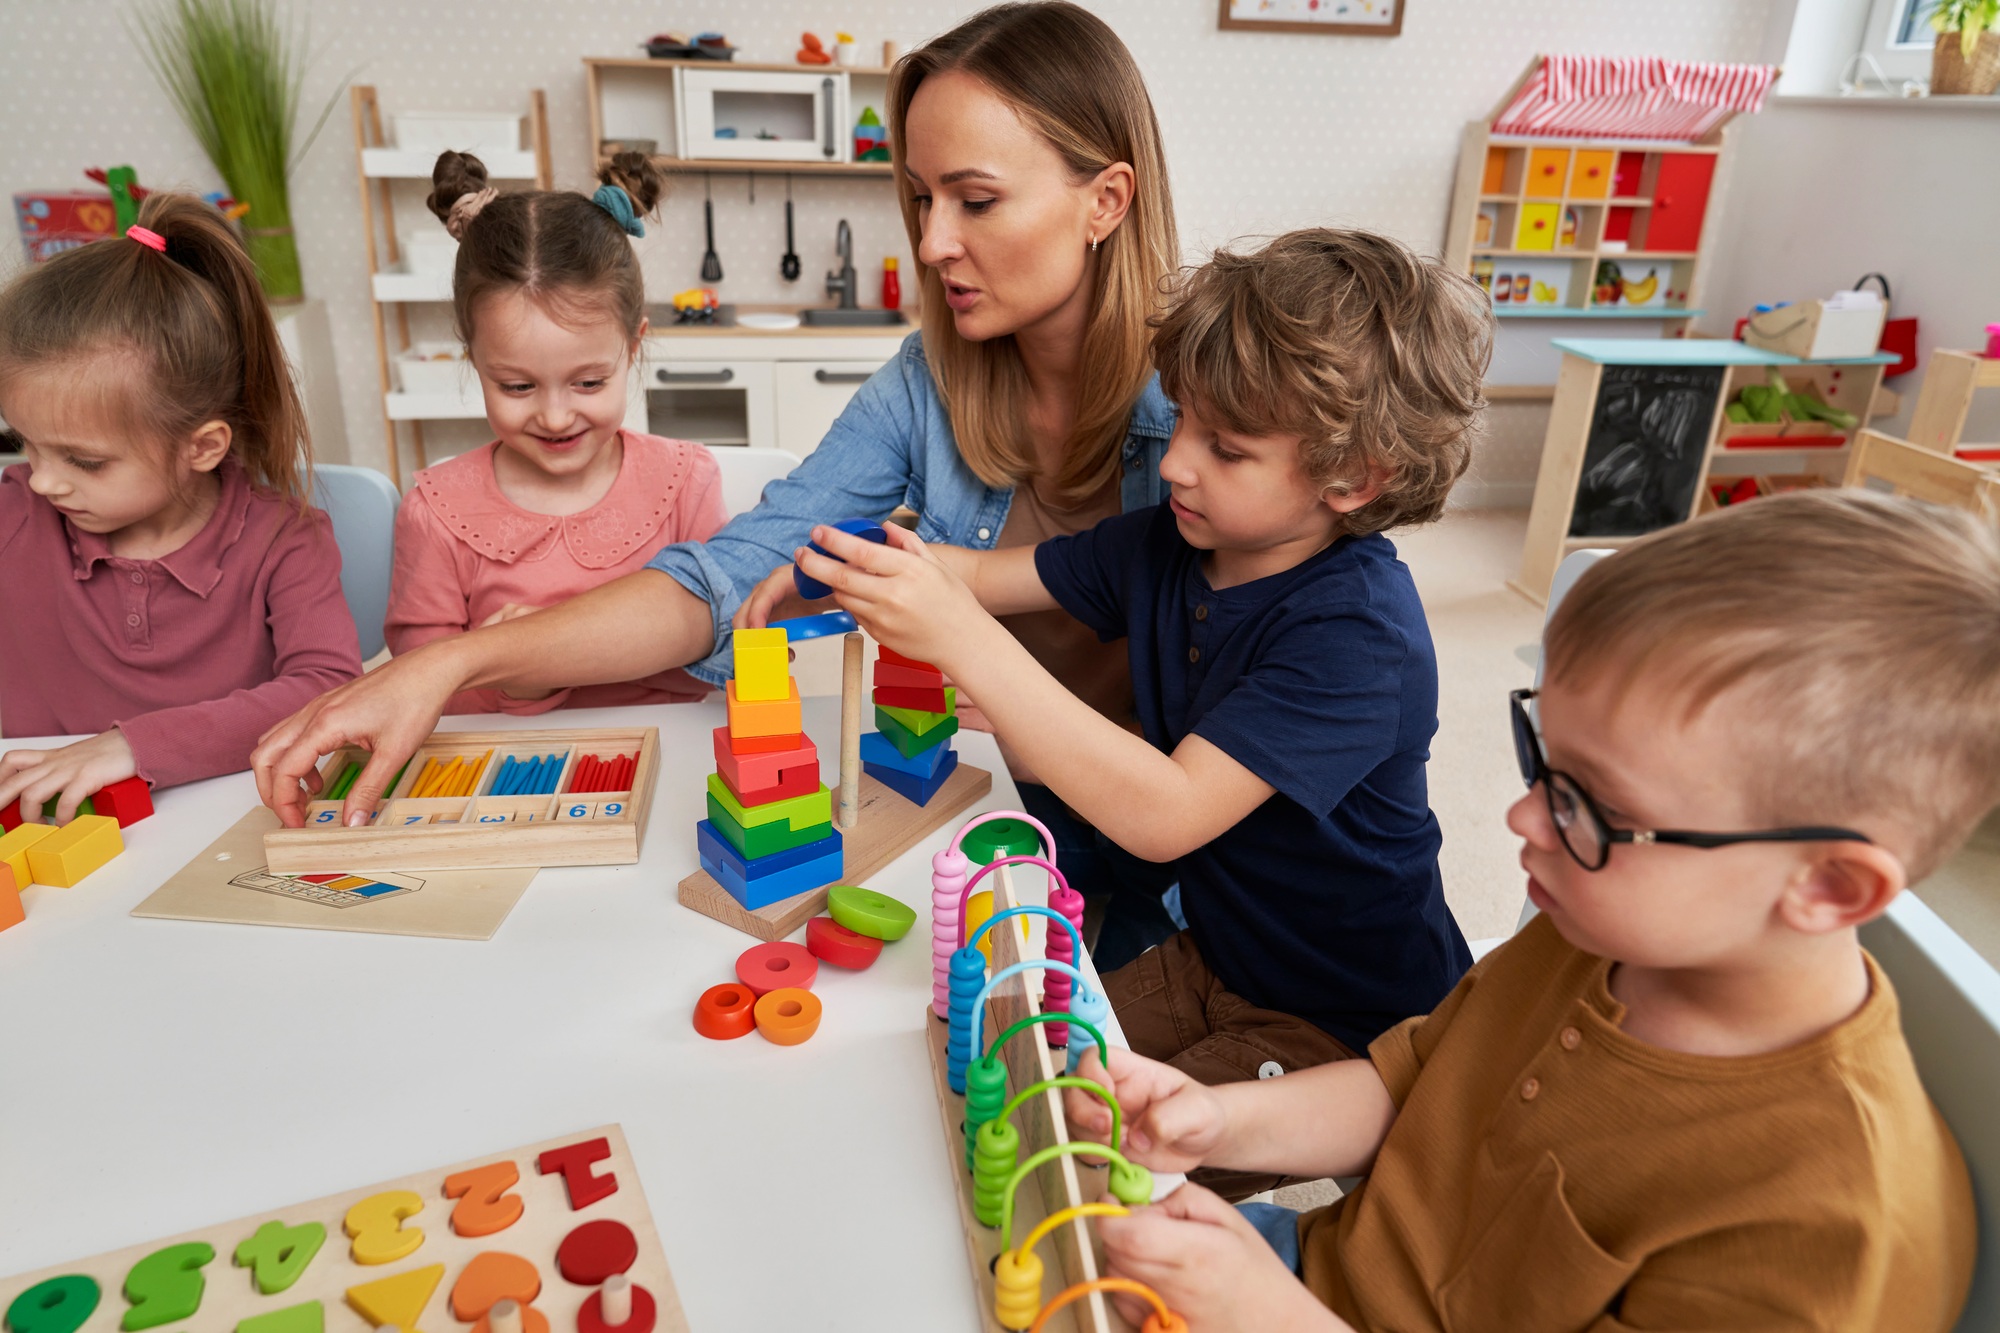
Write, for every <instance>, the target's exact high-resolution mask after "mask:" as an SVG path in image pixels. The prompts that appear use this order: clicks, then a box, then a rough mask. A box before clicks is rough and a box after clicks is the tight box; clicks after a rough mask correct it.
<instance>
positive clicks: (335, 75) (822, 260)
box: [0, 0, 1771, 495]
mask: <svg viewBox="0 0 2000 1333" xmlns="http://www.w3.org/2000/svg"><path fill="white" fill-rule="evenodd" d="M145 3H158V0H0V191H4V192H5V193H8V194H12V193H14V192H15V191H19V190H25V189H38V188H54V189H68V188H89V187H88V183H87V182H85V181H84V180H83V178H82V175H81V173H82V171H83V169H84V168H85V167H88V166H95V165H106V166H108V165H114V164H118V163H123V162H129V163H131V164H133V165H134V166H136V167H137V168H138V172H139V179H140V180H141V182H142V183H145V184H148V185H153V186H169V185H185V186H189V187H192V188H194V189H197V190H201V191H207V190H212V189H217V188H219V187H220V184H221V183H220V180H219V179H218V178H217V177H216V175H215V173H214V171H213V169H212V168H211V167H210V166H209V164H208V162H207V161H206V160H205V159H204V158H203V156H202V154H201V152H200V150H199V148H198V147H197V146H196V144H195V142H194V140H193V138H192V137H191V136H190V135H189V133H188V132H187V130H186V129H185V128H183V127H182V125H181V123H180V121H179V120H178V119H177V118H176V117H175V115H174V113H173V111H172V109H171V108H170V106H169V105H168V103H167V100H166V98H165V97H164V95H163V94H162V93H161V92H160V90H159V88H158V86H157V85H156V84H155V82H154V80H153V77H152V75H151V73H150V72H149V71H148V70H147V68H146V66H145V64H144V62H143V60H142V59H141V58H140V56H139V53H138V49H137V48H136V47H135V45H134V44H133V42H132V41H131V39H130V38H129V36H128V35H127V31H126V26H125V18H124V15H126V14H127V13H128V12H129V11H130V9H131V7H132V6H133V5H134V4H145ZM1770 3H1771V0H1408V11H1407V15H1406V18H1405V21H1404V24H1403V32H1402V35H1401V36H1400V37H1396V38H1392V39H1382V38H1369V37H1350V36H1322V35H1309V36H1297V35H1285V34H1274V33H1246V32H1235V31H1231V32H1223V31H1219V30H1218V28H1217V24H1216V17H1217V6H1216V4H1215V2H1214V0H1092V3H1091V4H1090V6H1089V7H1090V8H1091V9H1093V10H1095V11H1096V12H1097V13H1099V14H1101V15H1102V16H1103V17H1104V18H1105V19H1106V21H1107V22H1109V23H1110V24H1111V25H1112V27H1114V28H1115V29H1116V30H1117V31H1118V33H1119V34H1120V35H1121V36H1122V37H1123V38H1124V39H1125V41H1126V42H1127V43H1128V44H1129V45H1130V46H1131V48H1132V50H1133V53H1134V55H1135V56H1136V57H1137V59H1138V61H1139V65H1140V68H1141V69H1142V70H1143V71H1144V73H1145V76H1146V79H1147V82H1148V84H1149V85H1150V87H1151V89H1152V94H1153V98H1154V101H1155V104H1156V106H1157V108H1158V112H1159V117H1160V122H1161V126H1162V130H1163V132H1164V134H1165V137H1166V142H1167V149H1168V154H1169V159H1170V162H1171V165H1172V172H1173V190H1174V198H1175V202H1176V206H1177V209H1178V212H1179V217H1180V224H1181V235H1182V239H1183V241H1184V243H1185V245H1186V247H1187V252H1188V258H1190V259H1195V258H1198V257H1199V255H1200V254H1201V253H1202V252H1204V251H1205V250H1207V249H1208V248H1209V247H1212V246H1214V245H1217V244H1219V243H1223V242H1227V241H1229V240H1232V239H1234V238H1238V237H1244V236H1255V235H1264V234H1270V233H1274V232H1278V231H1282V230H1285V229H1287V228H1291V227H1297V226H1302V225H1311V224H1320V223H1340V224H1348V225H1356V226H1366V227H1372V228H1376V229H1379V230H1382V231H1386V232H1389V233H1391V234H1393V235H1395V236H1398V237H1401V238H1402V239H1404V240H1406V241H1409V242H1411V243H1412V244H1415V245H1418V246H1420V247H1423V248H1425V249H1430V250H1435V249H1437V248H1438V247H1439V246H1440V245H1441V242H1442V237H1443V231H1444V219H1445V211H1446V206H1447V201H1448V197H1449V192H1450V186H1451V175H1452V170H1453V166H1454V163H1455V161H1456V154H1457V146H1458V137H1459V132H1460V129H1461V127H1462V126H1463V124H1464V122H1465V121H1467V120H1468V119H1471V118H1473V117H1475V116H1479V115H1482V114H1484V113H1485V112H1487V111H1488V110H1490V108H1491V106H1492V104H1493V103H1494V102H1495V101H1496V100H1497V99H1498V98H1499V96H1500V95H1501V93H1502V92H1503V91H1504V90H1505V89H1506V88H1507V87H1508V86H1509V84H1511V82H1512V81H1513V79H1514V78H1515V76H1516V75H1517V74H1518V73H1519V72H1520V70H1521V68H1522V66H1523V65H1524V64H1525V63H1526V62H1527V60H1528V59H1529V57H1530V56H1532V55H1533V54H1535V53H1536V52H1541V51H1555V52H1565V51H1575V52H1602V53H1609V54H1657V55H1663V56H1668V57H1673V58H1678V59H1688V60H1749V59H1754V58H1756V56H1757V54H1758V43H1759V40H1760V37H1761V35H1762V33H1763V30H1764V26H1765V23H1766V21H1767V18H1768V15H1769V10H1770ZM975 8H977V6H976V5H974V4H968V3H963V2H962V0H839V3H828V2H827V0H758V3H748V2H747V0H711V2H710V3H708V4H706V5H688V4H685V3H680V2H678V0H676V3H668V4H660V3H645V4H641V3H636V2H635V0H591V3H588V4H573V5H557V4H549V3H546V0H477V2H476V3H475V2H474V0H396V3H393V4H392V3H388V2H387V0H290V12H291V13H292V15H293V16H294V18H295V19H296V20H297V21H298V22H299V23H300V24H301V26H302V28H303V30H304V31H305V32H306V33H307V36H308V39H309V42H310V46H311V50H312V64H311V67H310V73H309V75H308V78H307V80H306V91H305V96H304V99H303V100H304V103H305V106H306V108H307V110H308V111H310V112H316V111H317V109H318V108H319V107H320V106H322V105H323V104H325V102H326V101H327V99H328V97H329V95H331V94H335V93H337V92H338V90H339V88H340V87H341V85H342V83H343V82H344V81H345V80H347V79H349V78H350V77H352V78H353V79H355V80H357V81H361V82H366V83H371V84H373V85H375V86H376V87H377V89H378V90H379V91H380V96H381V99H382V104H383V107H384V110H385V111H389V112H393V111H395V110H399V109H401V110H481V111H490V110H502V109H517V108H518V109H523V110H524V109H525V108H526V105H527V97H528V90H529V89H531V88H536V87H540V88H544V89H546V90H547V92H548V98H549V119H550V134H551V140H552V143H553V146H554V152H555V169H556V178H557V183H558V184H559V185H567V186H578V185H583V184H585V183H586V181H587V173H588V169H589V160H590V158H589V147H590V146H589V144H588V143H587V142H586V139H587V137H588V133H589V131H588V128H587V124H588V122H587V120H586V109H585V106H584V81H583V66H582V63H581V58H582V57H583V56H586V55H626V54H637V53H638V50H637V44H638V43H639V42H641V41H642V40H643V39H644V38H645V37H647V36H648V35H649V34H651V33H653V32H656V31H659V30H662V29H680V30H690V29H707V28H719V29H721V30H723V31H724V32H726V33H727V34H728V35H729V37H730V38H731V40H732V41H733V42H734V43H735V44H736V45H737V46H738V47H739V48H740V50H741V53H742V54H741V57H740V58H742V59H760V60H771V59H788V58H789V57H790V55H791V53H792V52H793V51H794V50H796V49H797V47H798V38H799V33H800V31H801V30H802V29H806V28H811V29H813V30H815V31H817V32H819V33H820V34H821V35H822V36H824V37H826V38H827V39H828V40H829V41H830V40H831V37H832V33H833V31H834V29H835V28H836V27H837V28H839V29H842V30H844V31H847V32H851V33H853V34H854V35H855V36H856V38H857V39H858V41H859V43H860V48H861V51H862V52H863V53H864V57H869V54H870V53H877V52H879V51H880V49H881V43H882V41H883V39H885V38H892V39H895V40H897V41H899V42H902V43H904V44H906V45H913V44H915V43H918V42H921V41H922V40H923V39H924V38H926V37H927V36H930V35H933V34H935V33H938V32H941V31H943V30H944V29H946V28H948V27H950V26H951V25H952V24H953V23H954V22H956V21H957V20H958V19H960V18H962V17H964V16H965V15H966V14H968V13H970V12H972V11H973V10H974V9H975ZM713 187H714V192H715V195H714V198H715V212H716V231H717V250H718V252H719V253H720V255H721V258H722V262H723V266H724V271H725V279H724V281H723V282H722V283H721V284H720V287H721V290H722V292H723V296H724V299H725V300H737V301H784V300H789V299H800V300H801V301H802V303H803V302H805V301H811V300H815V299H818V297H819V295H820V288H819V286H818V284H819V282H820V281H821V279H822V276H823V275H824V273H825V271H826V270H827V269H828V268H829V267H832V266H833V264H834V262H835V261H834V250H833V237H834V224H835V222H836V221H837V220H838V219H840V218H842V217H845V218H847V219H848V220H849V222H850V223H851V224H852V226H853V228H854V233H855V255H856V266H857V268H859V269H860V270H861V272H862V274H863V275H864V279H863V295H864V299H866V300H869V301H872V300H873V299H874V298H875V296H876V289H875V275H876V274H878V273H879V272H880V269H881V260H882V258H883V256H885V255H891V254H894V255H899V256H901V257H902V259H903V263H904V265H905V268H906V270H907V268H908V266H909V264H910V259H909V256H908V245H907V242H906V240H905V239H904V236H903V233H902V226H901V222H900V219H899V218H898V216H897V214H896V210H895V207H894V202H893V196H892V194H891V191H890V188H889V186H888V184H887V182H886V181H843V182H821V181H810V180H807V179H805V178H799V179H797V181H796V182H795V185H794V201H795V210H796V213H797V229H798V253H799V256H800V258H801V260H802V261H803V263H804V269H805V275H804V277H802V278H801V279H800V281H799V282H798V283H796V284H789V285H788V284H786V283H785V282H784V281H783V280H782V279H781V278H780V277H779V273H778V257H779V255H780V254H781V253H782V252H783V249H784V212H783V198H784V190H783V180H782V178H775V177H766V178H762V179H760V180H759V181H758V182H757V186H756V202H755V203H754V204H753V203H752V202H751V200H750V198H749V191H748V188H747V186H746V182H745V180H744V178H743V177H741V176H717V177H715V178H714V180H713ZM398 189H399V191H400V194H399V199H400V200H401V206H400V208H399V217H400V218H401V219H403V221H404V222H405V223H406V224H407V225H412V226H414V225H424V226H435V225H436V224H435V223H434V222H432V221H431V220H430V219H429V217H428V215H427V214H424V213H422V211H421V195H422V190H421V188H420V187H419V186H417V185H415V184H410V185H407V186H399V187H398ZM293 191H294V203H293V207H294V214H295V225H296V227H297V230H298V236H299V250H300V255H301V260H302V264H303V267H304V270H305V279H306V285H307V289H308V292H309V293H310V294H311V295H314V296H317V297H321V298H324V299H325V301H326V302H327V304H328V307H329V310H330V313H331V318H332V324H333V332H334V341H335V346H336V355H337V361H338V371H339V376H340V382H341V391H342V396H343V402H344V406H345V410H346V415H347V423H348V432H349V437H350V438H349V440H348V441H345V442H340V441H326V442H324V444H323V451H324V454H325V455H326V456H327V457H330V458H335V459H338V458H341V457H347V458H350V459H351V460H352V461H354V462H358V463H368V464H374V465H376V466H381V465H382V464H383V462H384V452H383V443H382V431H381V408H380V400H379V397H378V382H377V378H376V369H375V346H374V335H373V332H372V326H371V319H372V315H371V308H370V305H369V302H368V299H367V293H368V275H367V273H366V262H365V259H364V252H363V248H362V246H363V242H362V233H361V220H360V202H359V195H358V190H357V187H356V181H355V161H354V148H353V136H352V132H351V130H350V128H349V120H348V109H347V99H346V97H345V96H344V95H341V96H339V97H338V98H337V100H336V102H335V105H334V110H333V115H332V117H331V118H330V119H329V120H328V121H327V123H326V126H325V128H324V130H323V131H322V132H321V133H320V135H319V137H318V139H317V140H316V141H315V142H314V143H313V144H312V145H311V147H310V148H308V149H307V150H306V151H305V153H304V154H303V156H302V158H301V160H300V162H299V164H298V167H297V170H296V173H295V176H294V185H293ZM701 197H702V191H701V186H700V181H699V178H683V179H682V180H681V181H680V183H679V186H678V188H677V191H676V193H675V195H674V197H673V198H672V199H670V200H669V202H668V203H667V204H666V206H665V217H664V225H662V226H651V225H649V227H648V235H647V237H646V239H645V240H643V241H640V242H638V245H639V248H640V252H641V254H642V256H643V261H644V266H645V271H646V278H647V282H648V286H649V290H650V291H651V293H652V295H653V296H654V297H655V299H660V298H664V297H665V296H668V295H671V293H673V292H674V291H677V290H679V289H680V288H682V287H686V286H691V285H694V284H695V283H696V282H697V281H698V276H699V264H700V256H701V251H702V239H701ZM0 255H3V256H4V259H0V269H5V270H11V268H12V266H13V265H15V264H17V263H19V262H21V258H20V255H21V252H20V249H19V247H18V245H17V244H15V243H14V242H13V238H12V237H11V236H10V237H8V238H6V243H5V244H4V245H0ZM909 285H910V284H909V283H907V282H906V283H905V290H908V288H909ZM415 323H416V332H417V333H418V334H419V335H420V336H425V335H434V336H444V334H445V324H444V319H443V312H442V311H441V310H429V311H420V313H419V317H418V319H417V320H416V321H415ZM1544 416H1545V413H1539V412H1538V410H1537V409H1534V408H1522V407H1510V408H1502V409H1498V410H1496V412H1495V414H1494V419H1493V422H1492V430H1491V431H1490V433H1489V435H1488V438H1487V441H1486V444H1485V446H1484V447H1483V449H1482V457H1481V459H1480V461H1479V463H1478V464H1477V465H1476V466H1477V470H1476V473H1475V476H1476V478H1481V479H1484V480H1485V481H1486V482H1488V483H1493V484H1504V485H1506V486H1508V487H1509V488H1516V489H1520V490H1521V493H1522V494H1523V495H1525V488H1524V487H1522V486H1521V482H1522V479H1523V478H1524V477H1525V478H1526V479H1527V480H1532V477H1533V473H1534V466H1535V456H1536V454H1537V452H1538V450H1539V447H1540V442H1541V424H1540V423H1541V421H1542V420H1543V418H1544ZM481 438H483V435H482V434H481V433H480V429H479V428H478V427H476V426H473V425H464V426H461V427H456V428H454V429H453V430H451V431H445V432H441V438H440V439H439V440H438V441H437V443H438V444H439V445H441V446H442V448H440V449H435V450H434V453H435V452H445V451H448V450H450V449H452V448H458V447H465V446H467V445H470V444H473V443H477V442H478V441H479V440H480V439H481ZM343 446H344V447H343Z"/></svg>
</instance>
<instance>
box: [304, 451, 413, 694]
mask: <svg viewBox="0 0 2000 1333" xmlns="http://www.w3.org/2000/svg"><path fill="white" fill-rule="evenodd" d="M312 502H313V503H314V504H316V505H318V506H319V507H320V508H321V509H324V510H325V511H326V516H327V517H328V518H330V519H332V520H333V540H334V543H335V544H336V545H337V546H339V547H340V593H341V596H342V597H344V598H346V600H347V610H348V612H349V614H351V615H352V616H353V617H354V630H355V633H356V634H358V635H359V636H360V638H361V660H362V661H364V662H366V661H367V660H368V659H369V658H371V657H373V656H375V654H377V653H379V652H381V651H382V648H383V646H384V641H383V638H382V621H383V619H384V617H386V616H387V615H388V612H389V579H390V575H391V574H392V573H393V572H394V568H395V562H396V508H397V506H398V505H400V504H401V503H402V497H401V496H399V495H397V494H396V486H395V483H393V482H391V481H390V480H389V479H388V478H387V477H385V476H383V475H382V474H381V473H380V472H377V471H376V470H375V469H374V468H372V467H349V466H347V465H345V464H342V463H319V464H316V465H314V467H313V486H312Z"/></svg>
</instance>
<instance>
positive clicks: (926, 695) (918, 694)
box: [875, 685, 947, 713]
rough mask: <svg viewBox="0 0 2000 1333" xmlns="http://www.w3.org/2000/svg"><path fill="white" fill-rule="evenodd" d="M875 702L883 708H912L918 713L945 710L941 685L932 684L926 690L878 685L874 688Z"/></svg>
mask: <svg viewBox="0 0 2000 1333" xmlns="http://www.w3.org/2000/svg"><path fill="white" fill-rule="evenodd" d="M875 702H876V703H877V704H880V705H881V706H882V707H884V708H914V709H916V710H917V711H918V712H920V713H942V712H945V711H947V709H946V705H945V698H944V689H943V687H942V686H934V687H932V688H931V689H928V690H911V689H896V688H893V687H891V686H887V685H879V686H877V687H876V689H875Z"/></svg>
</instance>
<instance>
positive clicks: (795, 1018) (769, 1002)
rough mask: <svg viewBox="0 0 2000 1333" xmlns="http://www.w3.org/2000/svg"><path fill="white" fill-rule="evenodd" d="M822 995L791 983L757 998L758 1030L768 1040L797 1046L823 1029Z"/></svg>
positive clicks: (781, 1044)
mask: <svg viewBox="0 0 2000 1333" xmlns="http://www.w3.org/2000/svg"><path fill="white" fill-rule="evenodd" d="M819 1013H820V1007H819V996H817V995H814V994H813V993H812V992H811V991H809V990H800V989H798V987H796V986H787V987H785V988H784V989H782V990H774V991H772V992H771V993H770V994H769V995H766V996H764V997H763V998H762V999H760V1000H758V1001H757V1030H758V1031H759V1032H761V1033H763V1034H764V1039H765V1040H766V1041H770V1042H774V1043H776V1044H777V1045H779V1046H797V1045H798V1044H799V1043H801V1042H803V1041H806V1040H808V1039H810V1038H811V1037H812V1034H813V1033H815V1032H817V1031H819Z"/></svg>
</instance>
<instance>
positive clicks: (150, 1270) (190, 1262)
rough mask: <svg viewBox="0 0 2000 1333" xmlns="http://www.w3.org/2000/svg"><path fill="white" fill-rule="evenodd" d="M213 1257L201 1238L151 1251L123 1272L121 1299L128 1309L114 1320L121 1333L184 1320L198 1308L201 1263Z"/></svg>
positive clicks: (199, 1304) (212, 1251) (200, 1291)
mask: <svg viewBox="0 0 2000 1333" xmlns="http://www.w3.org/2000/svg"><path fill="white" fill-rule="evenodd" d="M214 1258H215V1247H214V1246H213V1245H210V1244H208V1243H207V1242H205V1241H199V1240H194V1241H188V1242H186V1243H185V1244H181V1245H169V1246H167V1248H166V1249H164V1250H155V1251H153V1252H152V1253H151V1254H149V1255H147V1256H146V1257H145V1258H143V1259H141V1260H140V1261H139V1262H138V1263H136V1264H133V1265H132V1271H131V1272H129V1273H127V1274H126V1275H125V1299H126V1300H128V1301H130V1302H132V1308H131V1309H129V1310H127V1311H126V1312H125V1317H124V1318H123V1319H121V1320H119V1321H118V1327H120V1328H122V1329H124V1330H125V1333H135V1330H137V1329H142V1328H157V1327H158V1326H159V1325H161V1324H171V1323H173V1322H174V1321H175V1320H177V1319H186V1318H187V1317H188V1316H190V1315H192V1314H193V1313H194V1312H195V1311H196V1310H199V1309H200V1308H201V1293H202V1288H203V1287H204V1286H205V1285H206V1282H205V1280H204V1279H203V1278H202V1275H201V1270H202V1266H203V1265H204V1264H206V1263H208V1262H210V1261H211V1260H213V1259H214Z"/></svg>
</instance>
